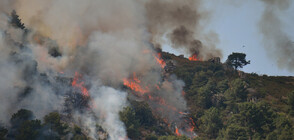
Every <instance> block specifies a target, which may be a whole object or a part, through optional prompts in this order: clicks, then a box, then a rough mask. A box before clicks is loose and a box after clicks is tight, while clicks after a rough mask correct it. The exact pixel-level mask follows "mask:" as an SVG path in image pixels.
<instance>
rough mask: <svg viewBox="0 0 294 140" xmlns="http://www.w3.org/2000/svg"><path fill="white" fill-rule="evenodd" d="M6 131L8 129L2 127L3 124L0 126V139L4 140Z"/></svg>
mask: <svg viewBox="0 0 294 140" xmlns="http://www.w3.org/2000/svg"><path fill="white" fill-rule="evenodd" d="M7 133H8V130H7V129H6V128H4V127H3V126H0V140H4V139H5V137H6V135H7Z"/></svg>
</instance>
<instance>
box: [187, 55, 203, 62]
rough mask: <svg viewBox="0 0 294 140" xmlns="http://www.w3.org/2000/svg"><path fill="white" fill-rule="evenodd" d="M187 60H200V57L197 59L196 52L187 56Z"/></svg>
mask: <svg viewBox="0 0 294 140" xmlns="http://www.w3.org/2000/svg"><path fill="white" fill-rule="evenodd" d="M189 60H190V61H201V59H199V58H198V57H197V54H193V55H192V56H191V57H189Z"/></svg>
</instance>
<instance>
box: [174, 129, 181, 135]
mask: <svg viewBox="0 0 294 140" xmlns="http://www.w3.org/2000/svg"><path fill="white" fill-rule="evenodd" d="M175 134H176V135H177V136H181V134H180V133H179V129H178V128H176V131H175Z"/></svg>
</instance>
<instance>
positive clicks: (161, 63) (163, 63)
mask: <svg viewBox="0 0 294 140" xmlns="http://www.w3.org/2000/svg"><path fill="white" fill-rule="evenodd" d="M153 56H154V58H155V59H156V61H157V63H158V64H159V65H160V66H161V68H164V67H165V65H166V64H165V62H164V60H163V59H162V58H161V53H157V56H156V55H155V54H153Z"/></svg>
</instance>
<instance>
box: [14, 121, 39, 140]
mask: <svg viewBox="0 0 294 140" xmlns="http://www.w3.org/2000/svg"><path fill="white" fill-rule="evenodd" d="M41 128H42V126H41V121H40V120H30V121H25V122H23V123H22V124H21V125H20V127H19V128H18V129H17V134H16V136H15V139H16V140H34V139H37V137H38V136H39V135H40V132H41Z"/></svg>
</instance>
